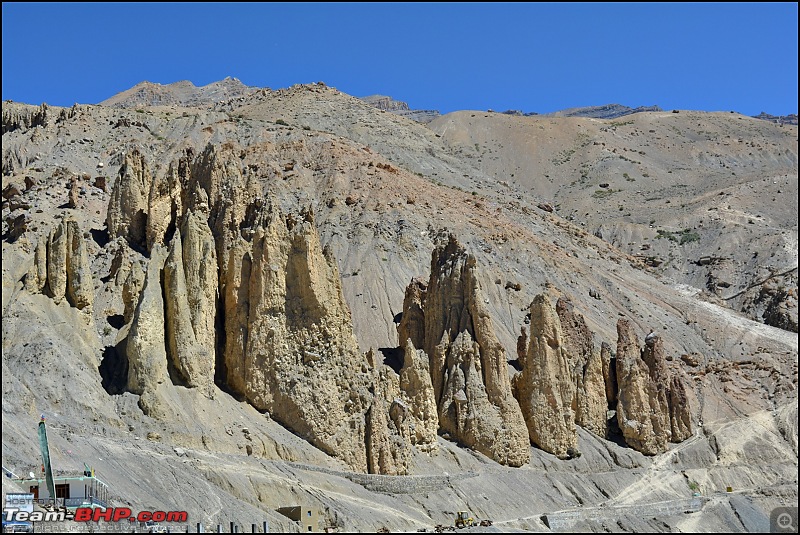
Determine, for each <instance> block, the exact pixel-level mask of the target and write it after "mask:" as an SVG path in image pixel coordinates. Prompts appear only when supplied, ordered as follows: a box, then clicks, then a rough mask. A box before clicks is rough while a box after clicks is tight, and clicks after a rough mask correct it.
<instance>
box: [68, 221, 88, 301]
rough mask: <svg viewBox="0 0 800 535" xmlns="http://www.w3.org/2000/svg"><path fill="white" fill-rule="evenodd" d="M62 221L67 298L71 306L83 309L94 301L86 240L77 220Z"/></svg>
mask: <svg viewBox="0 0 800 535" xmlns="http://www.w3.org/2000/svg"><path fill="white" fill-rule="evenodd" d="M64 223H65V224H66V231H67V232H66V234H67V255H66V272H67V288H66V295H67V300H68V301H69V303H70V304H71V305H72V306H74V307H76V308H78V309H84V308H87V307H91V305H92V303H93V302H94V282H93V281H92V271H91V268H90V267H89V253H88V251H87V249H86V240H85V238H84V237H83V233H82V232H81V229H80V227H79V226H78V222H77V221H75V220H73V219H66V220H65V222H64Z"/></svg>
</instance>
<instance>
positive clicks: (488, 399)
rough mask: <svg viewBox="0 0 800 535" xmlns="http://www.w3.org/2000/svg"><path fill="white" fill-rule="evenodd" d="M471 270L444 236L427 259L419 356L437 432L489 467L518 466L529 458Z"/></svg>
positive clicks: (467, 258) (502, 358) (503, 361)
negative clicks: (425, 365) (423, 356)
mask: <svg viewBox="0 0 800 535" xmlns="http://www.w3.org/2000/svg"><path fill="white" fill-rule="evenodd" d="M475 270H476V266H475V258H474V257H473V256H471V255H468V254H467V253H466V251H465V250H464V248H463V247H462V246H461V244H459V243H458V241H457V240H456V239H455V237H454V236H452V235H451V236H450V238H449V241H448V242H447V244H444V245H441V246H439V247H437V248H436V249H435V250H434V251H433V254H432V257H431V275H430V282H429V284H428V290H427V296H426V297H425V305H424V306H425V309H424V316H425V343H424V350H425V352H426V353H427V354H428V357H429V359H430V368H431V370H430V371H431V383H432V384H433V388H434V393H435V396H436V399H437V400H438V402H437V406H438V409H439V425H440V427H441V428H442V429H443V430H445V431H447V432H449V433H450V434H451V436H452V437H453V438H454V439H456V440H458V441H460V442H462V443H464V444H466V445H467V446H469V447H472V448H474V449H476V450H477V451H480V452H482V453H484V454H486V455H488V456H490V457H492V458H493V459H495V460H496V461H497V462H500V463H503V464H508V465H511V466H520V465H522V464H525V463H526V462H528V460H529V458H530V444H529V440H528V433H527V430H526V428H525V421H524V419H523V418H522V413H521V412H520V409H519V405H518V404H517V401H516V400H515V399H514V398H513V396H512V394H511V384H510V380H509V378H508V361H507V358H506V355H505V350H504V349H503V347H502V345H500V343H499V341H498V340H497V337H496V335H495V334H494V328H493V326H492V320H491V318H490V317H489V314H488V311H487V310H486V308H485V306H484V304H483V298H482V296H481V289H480V285H479V284H478V281H477V278H476V274H475ZM405 313H406V312H405V311H404V312H403V315H404V316H405Z"/></svg>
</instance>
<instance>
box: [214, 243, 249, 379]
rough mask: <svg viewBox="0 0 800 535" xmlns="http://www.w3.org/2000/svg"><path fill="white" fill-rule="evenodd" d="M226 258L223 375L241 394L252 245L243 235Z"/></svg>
mask: <svg viewBox="0 0 800 535" xmlns="http://www.w3.org/2000/svg"><path fill="white" fill-rule="evenodd" d="M227 253H228V254H227V262H225V263H224V269H221V270H220V272H221V275H220V288H221V296H222V300H223V306H224V314H225V348H224V352H223V353H224V355H223V365H224V367H225V370H224V373H223V375H224V376H225V380H226V381H227V384H228V387H229V388H230V389H231V390H233V391H234V392H238V393H240V394H241V395H244V393H245V392H246V390H247V386H246V385H247V380H246V372H245V350H246V349H247V341H248V328H249V318H250V274H251V271H252V265H253V262H252V256H251V254H250V245H249V244H248V243H247V242H246V241H245V240H244V239H242V238H238V239H237V240H236V241H234V242H233V244H232V246H231V247H230V249H229V250H228V251H227Z"/></svg>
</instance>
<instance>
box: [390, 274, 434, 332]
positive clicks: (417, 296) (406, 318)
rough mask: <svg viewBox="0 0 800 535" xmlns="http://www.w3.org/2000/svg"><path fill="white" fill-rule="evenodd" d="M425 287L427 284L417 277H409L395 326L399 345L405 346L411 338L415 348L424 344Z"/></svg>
mask: <svg viewBox="0 0 800 535" xmlns="http://www.w3.org/2000/svg"><path fill="white" fill-rule="evenodd" d="M427 289H428V284H427V283H426V282H425V281H423V280H422V279H418V278H414V279H411V283H410V284H409V285H408V286H407V287H406V295H405V298H404V299H403V316H402V317H401V318H400V323H399V324H398V326H397V334H398V338H399V340H400V346H401V347H405V346H406V341H407V340H411V343H412V344H413V346H414V347H415V348H421V347H423V345H424V344H425V314H424V312H423V307H424V303H425V294H426V292H427Z"/></svg>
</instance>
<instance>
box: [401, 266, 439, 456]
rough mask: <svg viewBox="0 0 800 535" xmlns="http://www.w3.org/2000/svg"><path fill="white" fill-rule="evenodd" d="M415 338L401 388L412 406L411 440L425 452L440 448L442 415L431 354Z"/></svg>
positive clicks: (407, 349) (408, 341)
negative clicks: (434, 386)
mask: <svg viewBox="0 0 800 535" xmlns="http://www.w3.org/2000/svg"><path fill="white" fill-rule="evenodd" d="M412 284H414V282H413V281H412ZM420 312H421V310H420ZM411 340H412V338H411V337H408V338H406V345H405V348H404V357H403V368H402V369H401V370H400V390H401V391H402V394H403V400H404V401H405V402H406V403H405V404H406V407H408V413H409V414H408V419H409V428H410V431H411V443H412V444H414V445H415V446H416V447H417V449H419V450H421V451H427V452H432V451H435V450H437V449H438V446H437V444H436V436H437V431H438V429H439V414H438V412H437V410H436V398H435V396H434V392H433V385H432V384H431V375H430V369H429V367H428V356H427V355H426V354H425V352H424V351H422V350H421V349H416V348H415V347H414V344H413V343H412V341H411Z"/></svg>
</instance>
